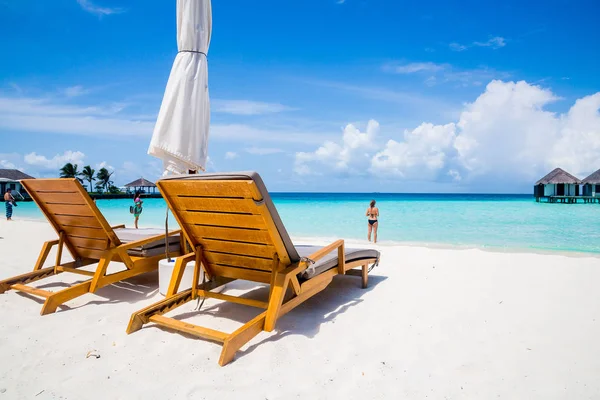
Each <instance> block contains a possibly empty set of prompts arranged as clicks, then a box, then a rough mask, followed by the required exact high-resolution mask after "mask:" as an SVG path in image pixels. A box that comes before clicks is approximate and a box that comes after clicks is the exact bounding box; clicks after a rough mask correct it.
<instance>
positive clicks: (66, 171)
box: [60, 163, 83, 182]
mask: <svg viewBox="0 0 600 400" xmlns="http://www.w3.org/2000/svg"><path fill="white" fill-rule="evenodd" d="M80 175H81V172H79V171H78V170H77V164H71V163H66V164H65V165H64V166H63V167H62V168H61V169H60V177H61V178H77V180H79V182H83V180H82V179H81V178H80V177H79V176H80Z"/></svg>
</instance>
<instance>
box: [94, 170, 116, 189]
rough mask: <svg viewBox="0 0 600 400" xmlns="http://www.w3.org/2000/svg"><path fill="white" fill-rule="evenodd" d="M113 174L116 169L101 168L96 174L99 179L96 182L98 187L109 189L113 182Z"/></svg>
mask: <svg viewBox="0 0 600 400" xmlns="http://www.w3.org/2000/svg"><path fill="white" fill-rule="evenodd" d="M112 174H114V171H113V172H109V171H108V170H107V169H106V168H100V170H98V173H97V174H96V179H97V180H98V182H97V183H96V188H97V189H104V190H105V191H108V189H109V188H110V187H111V186H112V184H113V181H111V180H110V178H111V176H112Z"/></svg>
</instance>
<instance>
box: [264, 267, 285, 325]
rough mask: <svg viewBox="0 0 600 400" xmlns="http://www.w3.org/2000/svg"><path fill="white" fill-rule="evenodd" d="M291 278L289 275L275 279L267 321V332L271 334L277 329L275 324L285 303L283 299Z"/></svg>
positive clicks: (280, 275)
mask: <svg viewBox="0 0 600 400" xmlns="http://www.w3.org/2000/svg"><path fill="white" fill-rule="evenodd" d="M288 282H289V278H288V276H287V275H284V274H278V275H277V277H276V278H275V284H274V285H272V287H271V295H270V296H269V306H268V308H267V315H266V319H265V331H267V332H271V331H272V330H273V329H274V328H275V322H276V321H277V317H278V315H279V310H280V309H281V304H282V303H283V298H284V296H285V292H286V289H287V285H288Z"/></svg>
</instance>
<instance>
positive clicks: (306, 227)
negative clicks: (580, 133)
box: [14, 193, 600, 255]
mask: <svg viewBox="0 0 600 400" xmlns="http://www.w3.org/2000/svg"><path fill="white" fill-rule="evenodd" d="M272 197H273V201H274V203H275V205H276V207H277V209H278V211H279V214H280V215H281V218H282V219H283V222H284V223H285V225H286V227H287V229H288V231H289V233H290V235H291V236H293V237H296V238H315V237H318V238H326V239H334V238H345V239H358V240H365V241H366V232H367V219H366V217H365V211H366V209H367V207H368V205H369V201H370V200H371V199H376V200H377V206H378V207H379V209H380V213H381V216H380V223H379V241H380V244H382V245H389V244H411V245H412V244H417V245H427V246H452V247H461V248H471V247H477V248H486V249H490V250H508V251H512V250H517V251H560V252H578V253H588V254H589V253H597V254H598V255H600V205H599V204H545V203H536V202H535V201H534V199H533V198H532V196H531V195H493V194H384V193H377V194H360V193H273V194H272ZM97 204H98V206H99V207H100V209H101V210H102V212H103V213H104V215H105V216H106V218H107V219H108V221H109V222H110V223H112V224H120V223H125V224H127V226H132V224H133V217H132V216H131V215H130V214H129V206H130V205H132V204H133V202H132V201H131V200H126V199H121V200H98V202H97ZM14 211H15V214H14V219H21V218H22V219H44V217H43V216H42V214H41V212H40V211H39V210H38V209H37V206H36V205H35V203H32V202H29V203H19V205H18V207H17V208H16V209H15V210H14ZM165 213H166V206H165V203H164V201H163V200H162V199H145V200H144V210H143V213H142V215H141V217H140V227H164V222H165ZM169 221H170V224H171V225H172V226H175V225H176V222H175V220H174V219H173V217H172V216H171V217H170V218H169Z"/></svg>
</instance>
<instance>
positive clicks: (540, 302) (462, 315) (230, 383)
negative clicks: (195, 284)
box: [0, 221, 600, 399]
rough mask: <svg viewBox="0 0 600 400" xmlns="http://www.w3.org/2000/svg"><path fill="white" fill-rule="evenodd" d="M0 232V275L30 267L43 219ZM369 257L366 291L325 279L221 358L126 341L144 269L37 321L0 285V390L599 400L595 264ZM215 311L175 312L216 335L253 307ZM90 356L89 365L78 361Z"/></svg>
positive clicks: (210, 346)
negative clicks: (374, 260) (271, 327)
mask: <svg viewBox="0 0 600 400" xmlns="http://www.w3.org/2000/svg"><path fill="white" fill-rule="evenodd" d="M0 237H2V239H0V254H1V255H2V256H1V257H2V261H1V262H0V277H1V278H2V279H4V278H7V277H10V276H12V275H15V274H20V273H24V272H27V271H29V270H30V269H31V268H32V267H33V264H34V262H35V260H36V258H37V255H38V252H39V250H40V247H41V245H42V242H43V241H44V240H47V239H53V238H55V235H54V232H53V231H52V229H51V228H50V227H49V225H47V224H46V223H39V222H27V221H14V222H12V223H7V222H6V221H1V222H0ZM380 250H381V251H382V261H381V264H380V266H379V267H378V268H376V269H375V270H373V271H372V273H371V277H370V287H369V288H368V289H367V290H362V289H360V278H357V277H352V276H347V277H337V278H336V279H334V282H333V283H332V284H331V286H330V287H329V288H328V289H327V290H326V291H325V292H322V293H321V294H320V295H318V296H316V297H314V298H313V299H311V300H309V301H308V302H306V303H304V304H303V305H301V306H300V307H298V308H297V309H295V310H293V311H292V312H290V313H289V314H287V315H286V316H285V317H283V318H282V319H281V320H280V321H279V322H278V325H277V327H276V329H275V331H274V332H271V333H266V332H263V333H261V334H259V335H258V336H257V337H256V338H254V339H253V340H252V341H251V342H250V343H249V344H248V345H246V346H245V347H244V348H243V349H242V351H240V352H238V354H237V357H236V359H235V360H234V362H233V363H231V364H229V365H228V366H226V367H219V366H218V364H217V360H218V358H219V354H220V351H221V347H220V346H219V345H217V344H214V343H210V342H206V341H203V340H197V339H193V338H191V337H186V336H182V335H180V334H175V333H170V332H168V331H165V330H161V329H159V328H156V327H145V328H144V329H142V330H141V331H138V332H136V333H134V334H132V335H129V336H128V335H126V334H125V328H126V326H127V322H128V321H129V317H130V315H131V313H132V312H134V311H136V310H138V309H140V308H143V307H145V306H147V305H148V304H151V303H153V302H155V301H157V300H158V299H160V298H161V296H160V295H159V294H158V289H157V276H156V274H147V275H145V276H142V277H138V278H137V279H132V280H130V281H127V282H125V283H120V284H118V285H114V286H112V287H107V288H103V289H101V290H100V291H99V292H98V293H97V295H85V296H83V297H80V298H79V299H76V300H74V301H71V302H69V303H68V308H67V307H64V308H62V309H59V311H58V312H57V313H55V314H51V315H47V316H44V317H41V316H40V315H39V312H40V310H41V301H39V300H33V299H32V298H31V297H28V296H26V295H23V294H18V293H15V292H14V291H11V292H7V293H5V294H3V295H0V320H1V321H2V323H1V324H0V399H3V398H6V399H21V398H27V399H28V398H35V399H54V398H63V399H90V398H98V399H118V398H120V399H136V398H142V397H144V398H159V399H167V398H175V397H181V398H185V397H187V398H219V399H223V398H242V397H243V398H247V399H278V398H279V399H288V398H303V399H304V398H306V399H331V398H359V399H371V398H400V397H402V398H411V399H425V398H428V399H492V398H494V399H495V398H504V399H557V398H560V399H598V398H600V259H599V258H594V257H565V256H561V255H540V254H507V253H491V252H484V251H481V250H450V249H427V248H418V247H402V246H396V247H392V246H390V247H385V246H382V247H381V248H380ZM51 257H52V256H51ZM67 278H69V276H68V275H67V274H62V275H59V277H57V278H55V279H52V280H51V281H52V282H60V281H61V280H64V279H67ZM70 281H72V280H70ZM47 283H48V281H42V282H41V283H39V285H44V286H45V287H46V288H49V287H48V286H47ZM57 288H58V287H56V286H54V287H50V289H57ZM241 290H250V291H252V292H253V293H252V296H259V295H263V294H264V293H265V291H264V288H262V287H261V286H257V285H254V284H246V283H239V284H236V283H234V284H230V286H229V287H228V289H227V291H228V292H229V293H237V292H239V291H241ZM216 304H218V303H216V302H208V301H207V302H206V303H205V305H204V307H203V310H205V311H206V312H207V314H203V315H196V316H192V314H191V313H190V311H192V310H193V308H194V306H195V304H187V305H186V306H184V307H181V308H180V309H178V310H177V311H176V312H175V313H176V314H182V313H183V314H186V313H187V314H186V315H187V317H186V320H187V321H191V322H195V323H198V322H199V321H203V322H204V323H205V324H207V325H210V326H212V327H214V328H216V329H224V330H228V331H232V330H233V329H235V328H236V327H237V326H239V325H240V323H241V322H245V321H247V320H249V319H250V318H251V317H252V316H253V315H255V314H256V313H257V310H255V309H252V308H250V309H248V308H246V307H243V306H239V305H232V304H226V305H222V306H218V305H216ZM215 312H220V313H221V314H222V315H223V316H225V317H227V318H229V319H228V320H226V319H219V318H216V317H215V316H214V313H215ZM232 321H233V322H232ZM90 350H95V351H97V353H98V354H100V355H101V358H99V359H96V358H86V354H87V353H88V351H90ZM36 395H37V396H36Z"/></svg>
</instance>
